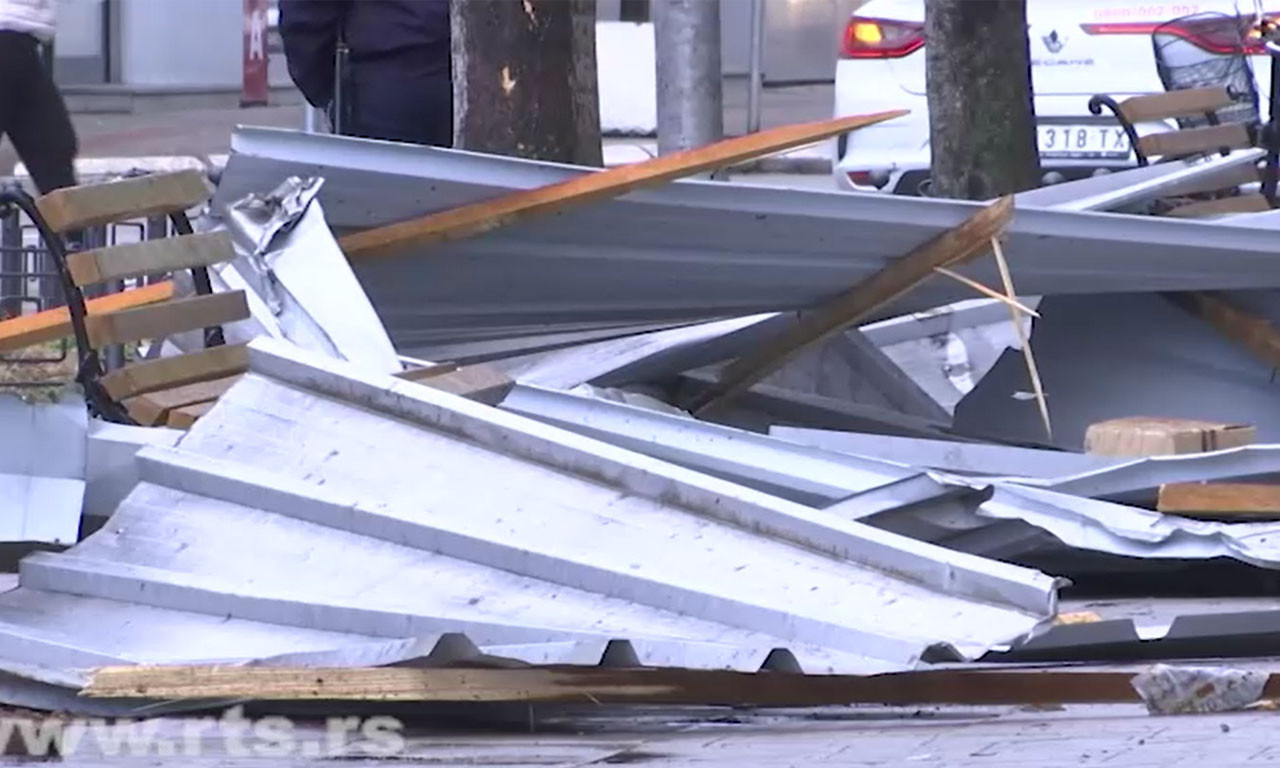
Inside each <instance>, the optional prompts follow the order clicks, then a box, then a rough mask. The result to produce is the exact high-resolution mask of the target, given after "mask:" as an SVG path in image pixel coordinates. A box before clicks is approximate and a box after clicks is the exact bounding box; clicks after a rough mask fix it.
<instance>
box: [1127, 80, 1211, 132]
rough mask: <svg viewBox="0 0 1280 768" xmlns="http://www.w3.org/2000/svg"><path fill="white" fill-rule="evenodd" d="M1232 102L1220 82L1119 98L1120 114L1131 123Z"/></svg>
mask: <svg viewBox="0 0 1280 768" xmlns="http://www.w3.org/2000/svg"><path fill="white" fill-rule="evenodd" d="M1235 103H1236V102H1235V101H1234V100H1233V99H1232V98H1231V94H1230V93H1228V92H1227V89H1226V88H1225V87H1223V86H1216V87H1212V88H1188V89H1186V90H1183V91H1168V92H1167V93H1156V94H1152V95H1150V96H1133V97H1131V98H1128V99H1125V100H1124V101H1122V102H1120V114H1122V115H1124V117H1125V119H1126V120H1128V121H1129V122H1131V123H1141V122H1144V121H1148V120H1167V119H1169V118H1171V117H1194V116H1196V115H1203V114H1204V113H1206V112H1216V111H1217V110H1219V109H1222V108H1223V107H1229V106H1232V105H1233V104H1235Z"/></svg>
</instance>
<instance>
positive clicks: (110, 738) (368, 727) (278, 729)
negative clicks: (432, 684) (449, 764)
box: [0, 707, 405, 757]
mask: <svg viewBox="0 0 1280 768" xmlns="http://www.w3.org/2000/svg"><path fill="white" fill-rule="evenodd" d="M176 726H177V727H176V729H175V722H174V721H167V722H166V721H164V720H157V719H146V720H142V719H132V718H111V719H105V718H75V719H70V720H68V719H65V718H56V717H0V745H5V748H4V752H5V753H6V754H10V755H15V754H21V755H30V756H32V757H52V756H57V755H61V756H62V757H68V756H71V755H75V754H78V753H79V754H92V755H102V756H105V757H179V756H181V757H198V756H200V755H226V756H228V757H338V756H350V757H393V756H395V755H399V754H402V753H403V752H404V748H405V741H404V736H403V734H402V731H403V724H402V723H401V722H400V721H399V720H397V719H396V718H394V717H369V718H359V717H332V718H329V719H327V720H325V721H324V725H323V728H320V729H316V728H300V727H298V726H297V725H296V724H295V723H294V721H292V720H290V719H289V718H287V717H280V716H275V715H272V716H267V717H255V718H248V717H246V716H245V714H244V709H243V708H242V707H234V708H232V709H228V710H226V711H225V712H223V713H222V715H221V716H219V717H200V718H184V719H182V720H180V721H177V723H176ZM175 731H176V732H175Z"/></svg>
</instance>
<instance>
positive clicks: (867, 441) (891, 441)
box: [769, 426, 1125, 495]
mask: <svg viewBox="0 0 1280 768" xmlns="http://www.w3.org/2000/svg"><path fill="white" fill-rule="evenodd" d="M769 434H770V435H772V436H774V437H777V438H780V439H782V440H788V441H790V442H793V443H800V444H801V445H811V446H814V447H815V448H825V449H827V450H829V451H840V452H842V453H848V454H853V455H856V456H867V457H872V456H874V457H875V458H877V459H883V460H885V461H895V462H898V463H901V464H910V465H914V466H918V467H928V468H930V469H940V470H943V471H947V472H959V473H961V474H966V475H970V474H971V475H993V476H1010V475H1013V476H1022V477H1041V478H1056V477H1062V476H1064V475H1069V474H1075V473H1081V474H1083V473H1085V472H1093V471H1095V470H1102V469H1105V468H1108V467H1115V466H1116V465H1118V464H1123V463H1125V462H1124V460H1123V459H1116V458H1114V457H1108V456H1090V455H1087V454H1083V453H1071V452H1069V451H1050V450H1044V449H1039V448H1021V447H1018V446H1010V445H988V444H983V443H961V442H956V441H954V440H925V439H922V438H908V437H892V436H889V435H873V434H866V433H859V432H839V431H836V430H826V429H804V428H801V427H786V426H774V427H772V428H770V430H769ZM1059 490H1061V489H1059ZM1087 495H1092V494H1087Z"/></svg>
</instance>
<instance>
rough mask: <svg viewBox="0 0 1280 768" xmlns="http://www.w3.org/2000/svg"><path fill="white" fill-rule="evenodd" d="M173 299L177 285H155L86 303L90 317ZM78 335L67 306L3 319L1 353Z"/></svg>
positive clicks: (113, 294)
mask: <svg viewBox="0 0 1280 768" xmlns="http://www.w3.org/2000/svg"><path fill="white" fill-rule="evenodd" d="M172 297H173V283H171V282H169V281H167V280H166V281H165V282H163V283H153V284H151V285H147V286H143V287H142V288H134V289H132V290H129V291H122V292H120V293H112V294H108V295H107V296H102V297H99V298H96V299H90V300H89V301H87V302H85V309H86V310H87V311H88V313H89V315H90V316H93V315H100V314H104V313H108V312H118V311H120V310H123V309H132V308H134V307H145V306H147V305H149V304H157V303H159V302H162V301H168V300H169V299H171V298H172ZM72 333H74V330H73V329H72V327H71V314H70V313H69V312H68V311H67V308H66V307H58V308H56V309H46V310H44V311H43V312H36V313H34V314H30V315H19V316H18V317H13V318H10V319H8V320H0V352H12V351H14V350H17V349H22V348H24V347H30V346H32V345H34V344H44V343H46V342H50V341H57V340H58V339H63V338H66V337H68V336H70V335H71V334H72Z"/></svg>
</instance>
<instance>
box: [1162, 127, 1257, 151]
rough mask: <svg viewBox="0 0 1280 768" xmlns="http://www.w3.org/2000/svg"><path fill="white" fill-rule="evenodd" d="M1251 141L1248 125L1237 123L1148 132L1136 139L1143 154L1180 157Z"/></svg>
mask: <svg viewBox="0 0 1280 768" xmlns="http://www.w3.org/2000/svg"><path fill="white" fill-rule="evenodd" d="M1252 145H1253V142H1252V141H1250V139H1249V131H1248V129H1247V128H1245V127H1244V126H1243V125H1241V124H1240V123H1229V124H1227V125H1210V126H1205V127H1204V128H1186V129H1183V130H1181V131H1168V132H1166V133H1149V134H1147V135H1146V136H1143V137H1142V138H1140V139H1138V147H1139V148H1140V149H1141V150H1142V153H1143V154H1144V155H1146V156H1147V157H1182V156H1184V155H1194V154H1197V153H1199V152H1217V151H1219V150H1222V149H1240V148H1242V147H1248V146H1252Z"/></svg>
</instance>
